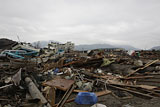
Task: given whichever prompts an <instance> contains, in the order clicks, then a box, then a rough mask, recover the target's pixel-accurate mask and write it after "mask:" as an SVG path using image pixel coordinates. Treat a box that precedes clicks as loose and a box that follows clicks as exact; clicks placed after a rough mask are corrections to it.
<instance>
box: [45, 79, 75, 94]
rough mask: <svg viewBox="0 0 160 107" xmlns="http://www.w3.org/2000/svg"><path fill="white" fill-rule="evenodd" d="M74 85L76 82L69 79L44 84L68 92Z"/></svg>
mask: <svg viewBox="0 0 160 107" xmlns="http://www.w3.org/2000/svg"><path fill="white" fill-rule="evenodd" d="M72 84H74V80H67V79H60V78H57V79H54V80H50V81H47V82H45V83H43V85H44V86H50V87H56V88H57V89H60V90H63V91H66V90H67V89H68V88H69V87H70V86H71V85H72Z"/></svg>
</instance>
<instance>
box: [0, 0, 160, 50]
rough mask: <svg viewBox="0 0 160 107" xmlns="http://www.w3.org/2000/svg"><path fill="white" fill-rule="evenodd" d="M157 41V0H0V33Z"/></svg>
mask: <svg viewBox="0 0 160 107" xmlns="http://www.w3.org/2000/svg"><path fill="white" fill-rule="evenodd" d="M17 35H18V36H19V38H20V40H21V41H26V42H33V41H38V40H56V41H60V42H66V41H72V42H74V43H75V44H94V43H108V44H122V45H124V44H129V45H132V46H134V47H137V48H143V49H145V48H150V47H152V46H156V45H160V0H0V37H1V38H4V37H5V38H6V37H7V38H10V39H13V40H18V39H17Z"/></svg>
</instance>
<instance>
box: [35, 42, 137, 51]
mask: <svg viewBox="0 0 160 107" xmlns="http://www.w3.org/2000/svg"><path fill="white" fill-rule="evenodd" d="M38 42H39V44H40V47H41V48H44V47H46V46H47V45H48V43H51V42H57V41H54V40H49V41H37V42H33V43H32V45H36V44H37V43H38ZM58 43H60V42H58ZM100 48H123V49H125V50H139V49H138V48H135V47H133V46H130V45H110V44H91V45H88V44H83V45H76V46H75V50H92V49H100Z"/></svg>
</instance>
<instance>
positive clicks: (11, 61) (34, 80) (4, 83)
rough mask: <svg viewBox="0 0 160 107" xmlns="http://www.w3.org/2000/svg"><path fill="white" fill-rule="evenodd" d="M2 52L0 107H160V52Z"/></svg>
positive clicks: (7, 46) (23, 47)
mask: <svg viewBox="0 0 160 107" xmlns="http://www.w3.org/2000/svg"><path fill="white" fill-rule="evenodd" d="M6 41H7V40H6ZM0 45H1V42H0ZM57 45H59V44H57ZM1 46H2V45H1ZM2 47H3V48H1V56H0V107H160V102H159V101H160V60H159V58H160V51H155V50H141V51H132V53H129V52H128V51H126V50H122V49H95V50H90V51H88V50H87V51H75V50H73V49H71V48H68V47H67V48H65V49H67V50H62V49H59V50H60V51H58V50H57V49H55V48H52V49H53V50H51V49H37V48H35V47H32V46H31V45H30V44H24V43H15V42H13V41H11V42H9V43H8V42H6V43H5V40H3V46H2ZM72 48H73V46H72ZM56 50H57V51H56ZM96 104H97V105H96ZM98 104H99V105H98Z"/></svg>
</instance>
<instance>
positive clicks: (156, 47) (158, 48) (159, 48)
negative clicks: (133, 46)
mask: <svg viewBox="0 0 160 107" xmlns="http://www.w3.org/2000/svg"><path fill="white" fill-rule="evenodd" d="M153 49H154V50H160V46H154V47H152V48H151V50H153Z"/></svg>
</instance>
